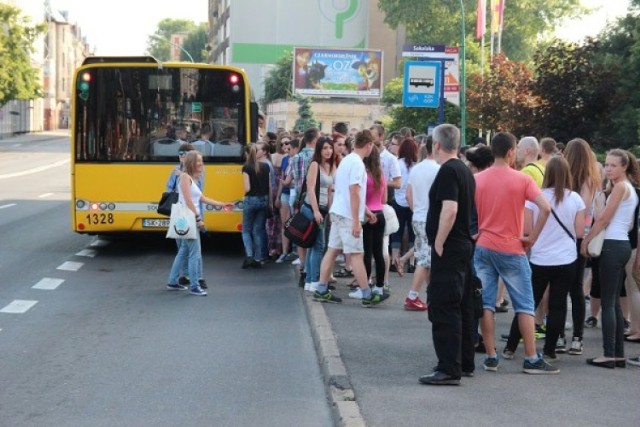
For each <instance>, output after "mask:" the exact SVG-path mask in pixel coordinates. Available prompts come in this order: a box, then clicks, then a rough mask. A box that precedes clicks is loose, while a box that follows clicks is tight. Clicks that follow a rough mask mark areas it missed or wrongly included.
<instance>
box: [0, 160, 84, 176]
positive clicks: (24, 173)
mask: <svg viewBox="0 0 640 427" xmlns="http://www.w3.org/2000/svg"><path fill="white" fill-rule="evenodd" d="M70 161H71V160H69V159H65V160H60V161H58V162H55V163H51V164H50V165H46V166H40V167H37V168H33V169H28V170H26V171H22V172H15V173H7V174H4V175H0V179H6V178H16V177H18V176H24V175H29V174H32V173H36V172H42V171H46V170H47V169H51V168H55V167H58V166H62V165H64V164H66V163H69V162H70Z"/></svg>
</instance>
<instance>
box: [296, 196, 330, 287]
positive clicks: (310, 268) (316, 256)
mask: <svg viewBox="0 0 640 427" xmlns="http://www.w3.org/2000/svg"><path fill="white" fill-rule="evenodd" d="M300 210H301V212H302V214H303V215H304V216H305V217H306V218H308V219H310V220H313V221H315V219H314V218H313V210H312V209H311V207H309V205H307V204H306V203H305V204H303V205H302V208H301V209H300ZM324 224H325V221H322V224H320V229H319V230H318V234H316V241H315V242H313V246H311V247H310V248H309V249H307V259H306V260H305V262H304V271H305V272H306V273H307V276H306V279H305V282H306V283H314V282H319V281H320V264H321V263H322V256H323V255H324Z"/></svg>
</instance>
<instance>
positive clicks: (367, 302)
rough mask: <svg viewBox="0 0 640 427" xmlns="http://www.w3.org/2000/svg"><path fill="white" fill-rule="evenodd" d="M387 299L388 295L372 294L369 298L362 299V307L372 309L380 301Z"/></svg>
mask: <svg viewBox="0 0 640 427" xmlns="http://www.w3.org/2000/svg"><path fill="white" fill-rule="evenodd" d="M387 298H389V294H382V295H380V294H374V293H373V292H372V293H371V296H370V297H369V298H362V306H363V307H373V306H374V305H378V304H380V303H381V302H382V301H384V300H386V299H387Z"/></svg>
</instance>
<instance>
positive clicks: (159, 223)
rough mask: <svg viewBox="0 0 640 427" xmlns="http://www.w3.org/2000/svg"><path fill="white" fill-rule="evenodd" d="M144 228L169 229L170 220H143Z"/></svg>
mask: <svg viewBox="0 0 640 427" xmlns="http://www.w3.org/2000/svg"><path fill="white" fill-rule="evenodd" d="M142 227H144V228H169V220H168V219H159V218H144V219H143V220H142Z"/></svg>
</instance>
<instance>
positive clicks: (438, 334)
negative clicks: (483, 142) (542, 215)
mask: <svg viewBox="0 0 640 427" xmlns="http://www.w3.org/2000/svg"><path fill="white" fill-rule="evenodd" d="M459 148H460V131H459V130H458V128H457V127H455V126H453V125H448V124H444V125H440V126H438V127H436V128H435V129H434V131H433V153H434V157H435V159H436V161H437V162H438V163H439V164H440V170H439V171H438V174H437V175H436V178H435V180H434V182H433V185H432V186H431V189H430V191H429V212H428V214H427V225H426V228H427V239H428V241H429V244H430V245H431V247H432V249H431V282H430V283H429V287H428V289H427V305H428V306H429V320H431V324H432V327H431V332H432V335H433V346H434V348H435V351H436V356H437V357H438V365H437V366H436V369H435V370H434V372H433V373H431V374H428V375H424V376H423V377H421V378H420V382H421V383H423V384H429V385H458V384H460V377H461V376H462V375H464V376H468V377H470V376H473V372H474V370H475V364H474V361H473V359H474V349H473V287H472V282H471V260H472V250H473V249H472V239H471V234H470V232H469V230H470V222H471V212H472V208H473V198H474V193H475V180H474V178H473V174H472V173H471V171H470V170H469V168H467V166H466V165H465V164H464V163H463V162H462V161H460V160H459V159H458V157H457V154H458V150H459Z"/></svg>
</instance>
